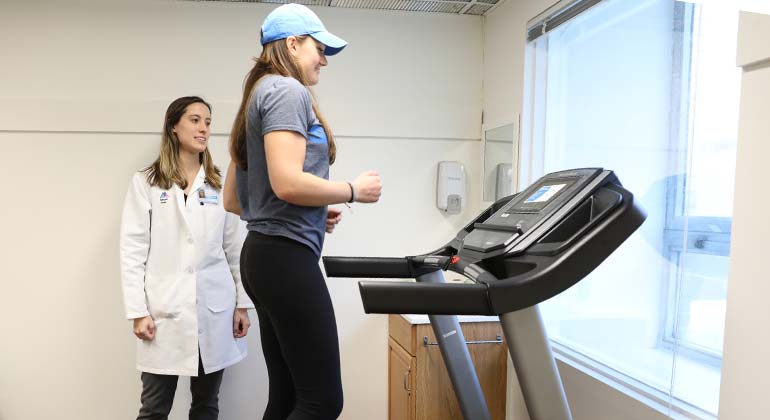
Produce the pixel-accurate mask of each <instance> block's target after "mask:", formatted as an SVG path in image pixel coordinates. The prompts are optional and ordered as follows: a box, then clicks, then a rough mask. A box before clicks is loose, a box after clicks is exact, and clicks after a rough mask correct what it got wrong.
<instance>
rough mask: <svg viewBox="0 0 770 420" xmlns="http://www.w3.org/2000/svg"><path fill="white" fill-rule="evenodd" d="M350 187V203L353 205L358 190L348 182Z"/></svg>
mask: <svg viewBox="0 0 770 420" xmlns="http://www.w3.org/2000/svg"><path fill="white" fill-rule="evenodd" d="M348 186H350V200H348V203H353V202H355V201H356V190H355V189H354V188H353V184H351V183H350V182H348Z"/></svg>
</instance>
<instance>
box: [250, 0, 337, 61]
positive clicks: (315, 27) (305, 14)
mask: <svg viewBox="0 0 770 420" xmlns="http://www.w3.org/2000/svg"><path fill="white" fill-rule="evenodd" d="M295 35H310V36H312V37H313V38H314V39H315V40H316V41H318V42H320V43H322V44H324V45H325V46H326V49H325V50H324V54H325V55H334V54H337V53H338V52H340V51H342V49H343V48H345V46H346V45H348V43H347V42H346V41H345V40H344V39H342V38H340V37H338V36H336V35H334V34H332V33H331V32H329V31H327V30H326V28H325V27H324V24H323V23H321V19H319V18H318V16H316V14H315V13H313V11H312V10H310V9H308V8H307V7H305V6H303V5H301V4H296V3H290V4H284V5H283V6H280V7H278V8H276V9H275V10H273V11H272V12H270V14H269V15H267V17H266V18H265V22H264V23H262V45H265V44H267V43H269V42H273V41H275V40H278V39H284V38H288V37H290V36H295Z"/></svg>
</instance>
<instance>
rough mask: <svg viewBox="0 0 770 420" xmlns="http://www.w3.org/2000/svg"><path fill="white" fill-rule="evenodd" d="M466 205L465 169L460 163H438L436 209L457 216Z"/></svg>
mask: <svg viewBox="0 0 770 420" xmlns="http://www.w3.org/2000/svg"><path fill="white" fill-rule="evenodd" d="M464 203H465V167H463V164H462V163H460V162H455V161H443V162H439V163H438V179H437V181H436V207H438V208H439V210H443V211H445V212H447V213H449V214H457V213H460V211H461V210H462V208H463V204H464Z"/></svg>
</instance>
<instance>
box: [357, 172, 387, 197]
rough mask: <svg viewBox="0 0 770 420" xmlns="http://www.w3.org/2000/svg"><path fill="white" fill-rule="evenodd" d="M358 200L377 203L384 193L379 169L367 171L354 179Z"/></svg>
mask: <svg viewBox="0 0 770 420" xmlns="http://www.w3.org/2000/svg"><path fill="white" fill-rule="evenodd" d="M353 190H354V191H355V194H354V195H355V197H356V201H357V202H359V203H376V202H377V200H379V199H380V194H382V181H381V180H380V174H379V173H377V171H367V172H364V173H362V174H361V175H359V176H358V178H356V180H355V181H353Z"/></svg>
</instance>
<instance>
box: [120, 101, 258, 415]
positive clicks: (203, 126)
mask: <svg viewBox="0 0 770 420" xmlns="http://www.w3.org/2000/svg"><path fill="white" fill-rule="evenodd" d="M210 124H211V106H210V105H209V104H208V103H206V102H205V101H204V100H203V99H201V98H198V97H194V96H192V97H183V98H179V99H177V100H175V101H174V102H172V103H171V105H169V107H168V110H167V111H166V117H165V120H164V127H163V134H162V139H161V150H160V156H159V157H158V159H157V160H156V161H155V162H154V163H153V164H152V165H150V166H149V167H147V168H145V169H144V170H142V171H140V172H137V173H135V174H134V176H133V179H132V180H131V183H130V185H129V189H128V194H127V195H126V200H125V204H124V207H123V219H122V223H121V233H120V262H121V271H122V283H123V298H124V303H125V312H126V318H128V319H130V320H133V325H134V334H135V335H136V337H137V338H138V340H137V362H136V366H137V369H139V370H140V371H141V372H142V375H141V377H142V384H143V389H142V395H141V402H142V406H141V409H140V411H139V416H138V417H137V419H166V418H167V417H168V414H169V412H170V411H171V405H172V402H173V399H174V393H175V391H176V384H177V378H178V376H179V375H184V376H190V377H191V379H190V390H191V392H192V406H191V408H190V419H216V418H217V416H218V413H219V409H218V395H219V386H220V384H221V381H222V373H223V369H224V368H226V367H227V366H230V365H233V364H235V363H237V362H239V361H240V360H242V359H243V358H244V357H245V356H246V341H245V338H244V336H245V335H246V333H247V331H248V329H249V325H250V323H249V318H248V315H247V313H246V310H247V308H253V304H252V303H251V301H250V300H249V298H248V297H247V296H246V293H245V292H244V290H243V287H242V286H241V280H240V261H239V260H240V251H241V244H242V242H243V235H242V232H243V229H242V226H241V225H240V224H241V222H240V220H239V219H238V217H237V216H235V215H233V214H231V213H227V212H225V210H224V208H223V206H222V200H221V197H222V194H221V190H222V179H221V176H220V172H219V169H217V167H216V166H214V163H213V161H212V158H211V155H210V153H209V151H208V148H207V144H208V140H209V126H210Z"/></svg>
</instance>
